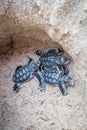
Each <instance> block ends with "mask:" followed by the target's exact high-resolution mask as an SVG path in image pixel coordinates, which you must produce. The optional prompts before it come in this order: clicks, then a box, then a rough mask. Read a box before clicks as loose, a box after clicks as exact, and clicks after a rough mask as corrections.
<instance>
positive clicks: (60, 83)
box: [57, 81, 68, 96]
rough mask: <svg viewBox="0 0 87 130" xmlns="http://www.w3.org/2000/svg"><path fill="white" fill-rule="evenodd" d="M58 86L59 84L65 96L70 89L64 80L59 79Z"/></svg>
mask: <svg viewBox="0 0 87 130" xmlns="http://www.w3.org/2000/svg"><path fill="white" fill-rule="evenodd" d="M57 86H59V89H60V91H61V93H62V95H64V96H65V95H68V90H67V88H66V87H65V84H64V83H63V82H62V81H59V82H58V84H57Z"/></svg>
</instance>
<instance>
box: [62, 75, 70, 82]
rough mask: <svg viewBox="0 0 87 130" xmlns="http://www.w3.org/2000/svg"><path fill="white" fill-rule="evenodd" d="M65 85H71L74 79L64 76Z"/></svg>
mask: <svg viewBox="0 0 87 130" xmlns="http://www.w3.org/2000/svg"><path fill="white" fill-rule="evenodd" d="M63 80H64V83H70V82H72V78H71V77H70V76H67V75H64V76H63Z"/></svg>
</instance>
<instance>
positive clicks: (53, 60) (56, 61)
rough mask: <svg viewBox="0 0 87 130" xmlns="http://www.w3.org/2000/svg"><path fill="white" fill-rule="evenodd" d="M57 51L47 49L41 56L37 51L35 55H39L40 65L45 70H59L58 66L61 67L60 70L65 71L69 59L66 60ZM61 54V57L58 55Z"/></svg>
mask: <svg viewBox="0 0 87 130" xmlns="http://www.w3.org/2000/svg"><path fill="white" fill-rule="evenodd" d="M61 52H62V50H61V51H57V50H55V49H49V50H48V51H47V52H46V53H43V54H41V52H40V51H39V50H38V51H37V52H36V54H37V55H39V54H41V55H40V58H39V61H40V63H41V65H44V66H45V67H46V68H56V69H57V70H59V66H60V65H61V66H62V67H61V68H64V69H66V71H68V70H67V68H66V66H65V65H67V64H68V63H69V62H70V59H68V58H67V57H66V56H64V55H63V52H62V53H61ZM60 54H62V55H60Z"/></svg>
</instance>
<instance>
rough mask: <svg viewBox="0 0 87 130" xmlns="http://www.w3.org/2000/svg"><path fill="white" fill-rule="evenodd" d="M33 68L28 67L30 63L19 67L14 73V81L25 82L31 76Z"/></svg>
mask: <svg viewBox="0 0 87 130" xmlns="http://www.w3.org/2000/svg"><path fill="white" fill-rule="evenodd" d="M31 74H32V69H29V68H28V65H25V66H21V67H18V69H16V71H15V73H14V75H13V81H14V82H16V83H20V82H24V81H26V80H28V79H29V78H30V76H31Z"/></svg>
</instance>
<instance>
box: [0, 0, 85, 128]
mask: <svg viewBox="0 0 87 130" xmlns="http://www.w3.org/2000/svg"><path fill="white" fill-rule="evenodd" d="M53 41H55V42H57V44H58V43H59V44H60V45H61V46H62V47H63V49H64V50H65V51H66V53H68V54H69V56H70V57H71V58H72V62H71V64H70V65H69V68H70V75H71V76H72V77H73V80H74V83H73V85H72V86H73V87H72V86H69V87H68V89H69V95H68V96H62V95H61V93H60V91H59V89H58V88H57V87H54V86H49V85H47V86H46V92H44V93H41V92H39V90H38V89H37V88H38V81H37V80H36V79H35V78H34V79H32V80H31V81H29V82H27V83H24V84H23V85H22V86H21V87H22V89H21V90H20V92H19V93H18V94H15V93H14V92H13V91H12V87H13V82H12V75H13V73H14V71H15V68H16V67H17V66H18V65H20V64H25V63H26V62H27V61H28V58H27V57H28V56H30V57H32V58H34V59H36V60H37V59H38V57H37V56H36V55H35V51H36V50H37V49H43V50H45V49H47V48H50V47H56V46H57V45H55V44H54V42H53ZM0 54H2V55H1V56H0V130H87V1H86V0H72V1H70V0H0Z"/></svg>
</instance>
